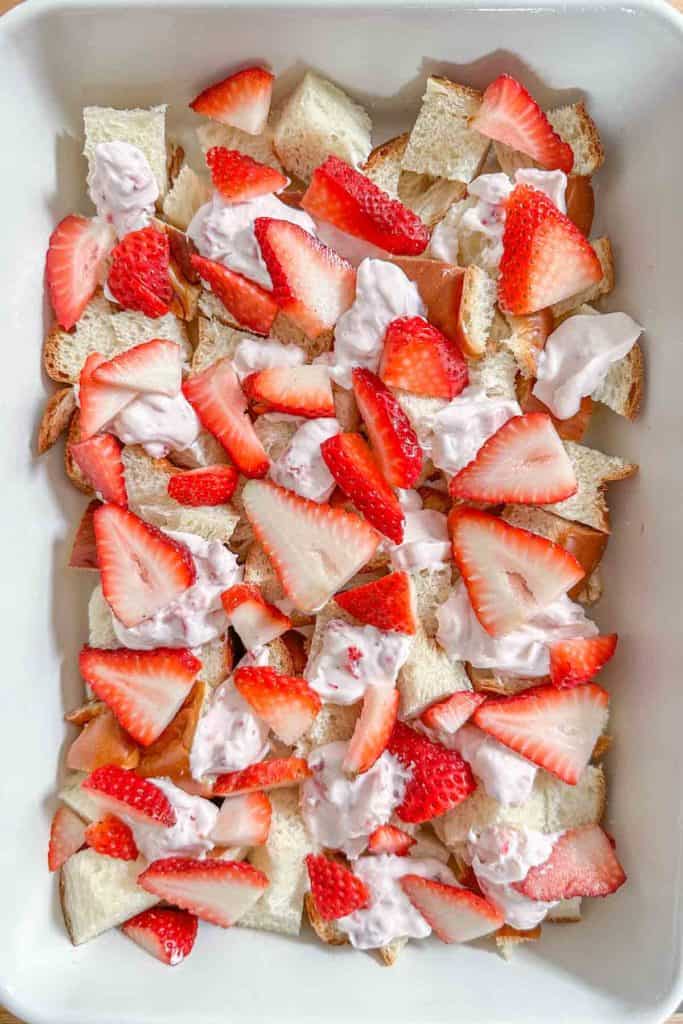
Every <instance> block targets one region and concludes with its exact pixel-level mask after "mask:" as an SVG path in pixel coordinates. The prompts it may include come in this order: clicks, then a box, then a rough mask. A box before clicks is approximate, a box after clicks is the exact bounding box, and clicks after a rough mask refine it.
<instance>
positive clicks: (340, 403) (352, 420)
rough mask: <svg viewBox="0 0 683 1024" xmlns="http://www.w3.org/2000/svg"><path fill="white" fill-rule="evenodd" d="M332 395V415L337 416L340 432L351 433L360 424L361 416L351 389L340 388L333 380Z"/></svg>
mask: <svg viewBox="0 0 683 1024" xmlns="http://www.w3.org/2000/svg"><path fill="white" fill-rule="evenodd" d="M332 397H333V398H334V415H335V416H336V417H337V421H338V423H339V426H340V427H341V429H342V433H351V434H352V433H354V432H355V431H357V430H358V429H359V427H360V424H361V418H360V411H359V409H358V404H357V402H356V396H355V395H354V393H353V390H352V389H350V388H349V389H347V388H341V387H339V385H338V384H335V383H334V382H333V383H332Z"/></svg>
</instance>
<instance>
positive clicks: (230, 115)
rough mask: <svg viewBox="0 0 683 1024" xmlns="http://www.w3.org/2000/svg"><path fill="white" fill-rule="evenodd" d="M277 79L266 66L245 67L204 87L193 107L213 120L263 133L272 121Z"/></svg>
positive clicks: (248, 130) (196, 111) (198, 112)
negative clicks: (267, 124) (272, 102)
mask: <svg viewBox="0 0 683 1024" xmlns="http://www.w3.org/2000/svg"><path fill="white" fill-rule="evenodd" d="M273 78H274V75H272V74H271V72H270V71H266V69H265V68H260V67H250V68H244V70H243V71H237V72H236V73H235V74H234V75H228V77H227V78H224V79H222V80H221V81H220V82H215V83H214V84H213V85H210V86H209V87H208V88H207V89H204V91H203V92H200V93H199V95H198V96H196V97H195V98H194V99H193V100H192V102H191V103H190V106H191V108H192V109H193V110H194V111H195V113H197V114H204V115H205V116H206V117H210V118H211V119H212V120H213V121H219V122H220V123H221V124H229V125H231V126H232V127H233V128H239V129H240V130H241V131H243V132H247V133H248V134H249V135H259V134H260V133H261V132H262V131H263V129H264V128H265V126H266V121H267V120H268V111H269V110H270V100H271V96H272V94H273Z"/></svg>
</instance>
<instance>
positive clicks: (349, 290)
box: [254, 217, 356, 338]
mask: <svg viewBox="0 0 683 1024" xmlns="http://www.w3.org/2000/svg"><path fill="white" fill-rule="evenodd" d="M254 231H255V233H256V239H257V241H258V243H259V245H260V247H261V255H262V256H263V259H264V260H265V263H266V267H267V268H268V273H269V274H270V277H271V280H272V282H273V298H274V299H275V301H276V302H277V304H278V306H279V308H280V309H281V310H282V312H283V313H285V314H286V315H287V316H288V317H289V319H290V320H291V321H292V322H293V323H294V324H295V325H296V326H297V327H299V328H300V329H301V330H302V331H303V332H304V334H306V335H307V336H308V337H309V338H317V337H318V336H319V335H320V334H323V333H324V332H325V331H329V330H330V329H331V328H332V327H334V325H335V324H336V322H337V320H338V319H339V317H340V316H341V315H342V313H344V312H345V311H346V310H347V309H348V308H349V306H350V305H351V303H352V302H353V300H354V297H355V294H356V272H355V270H354V269H353V267H352V266H351V264H350V263H348V262H347V261H346V260H344V259H342V257H341V256H338V255H337V253H336V252H334V251H333V250H332V249H328V247H327V246H326V245H323V244H322V242H319V241H318V239H317V238H313V236H312V235H309V234H308V232H307V231H304V229H303V228H300V227H299V226H298V225H297V224H290V223H289V221H285V220H272V219H271V218H270V217H258V218H257V219H256V221H255V222H254Z"/></svg>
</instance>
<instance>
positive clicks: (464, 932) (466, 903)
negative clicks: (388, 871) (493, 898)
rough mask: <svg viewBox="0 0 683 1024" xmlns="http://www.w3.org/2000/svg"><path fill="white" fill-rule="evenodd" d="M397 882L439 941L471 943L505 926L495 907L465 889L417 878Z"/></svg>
mask: <svg viewBox="0 0 683 1024" xmlns="http://www.w3.org/2000/svg"><path fill="white" fill-rule="evenodd" d="M399 882H400V884H401V888H402V889H403V891H404V893H405V894H406V896H407V897H408V899H409V900H410V902H411V903H412V904H413V906H414V907H416V908H417V909H418V910H419V911H420V913H421V914H422V916H423V917H424V919H425V921H426V922H427V924H429V925H431V927H432V928H433V930H434V931H435V932H436V934H437V935H438V936H439V938H440V939H441V941H442V942H448V943H450V942H471V941H472V940H473V939H480V938H481V937H482V935H489V934H490V933H491V932H494V931H496V930H497V929H498V928H500V927H501V925H503V924H505V918H504V917H503V915H502V914H501V912H500V911H499V910H498V908H497V907H494V906H493V904H492V903H489V901H488V900H486V899H484V897H483V896H477V894H476V893H474V892H470V891H469V890H468V889H461V888H460V887H459V886H456V885H445V884H444V883H443V882H436V881H433V880H432V879H431V878H422V876H421V875H404V876H403V878H401V879H399Z"/></svg>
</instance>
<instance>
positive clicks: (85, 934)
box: [59, 850, 159, 946]
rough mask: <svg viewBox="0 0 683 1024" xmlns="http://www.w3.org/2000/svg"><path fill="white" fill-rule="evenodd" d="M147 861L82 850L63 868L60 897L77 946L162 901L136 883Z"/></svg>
mask: <svg viewBox="0 0 683 1024" xmlns="http://www.w3.org/2000/svg"><path fill="white" fill-rule="evenodd" d="M145 867H146V862H145V861H144V860H143V859H142V858H141V857H138V859H137V860H120V859H118V858H117V857H106V856H104V855H103V854H101V853H96V852H95V851H94V850H81V852H80V853H75V854H74V855H73V856H72V857H69V859H68V860H67V862H66V863H65V864H64V866H63V867H62V871H61V876H60V884H59V890H60V896H61V901H62V910H63V912H64V922H65V924H66V928H67V931H68V933H69V937H70V939H71V941H72V942H73V944H74V946H79V945H80V944H81V943H82V942H88V941H89V940H90V939H94V938H95V937H96V936H97V935H101V934H102V932H106V931H108V930H109V929H110V928H116V927H117V925H120V924H123V922H124V921H127V920H128V918H129V917H133V916H134V915H135V914H140V913H142V911H143V910H147V909H148V908H149V907H153V906H155V904H157V903H158V902H159V897H158V896H153V895H152V893H149V892H145V890H144V889H142V888H141V887H140V886H139V885H138V884H137V878H138V875H139V874H140V873H141V872H142V871H144V869H145Z"/></svg>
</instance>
